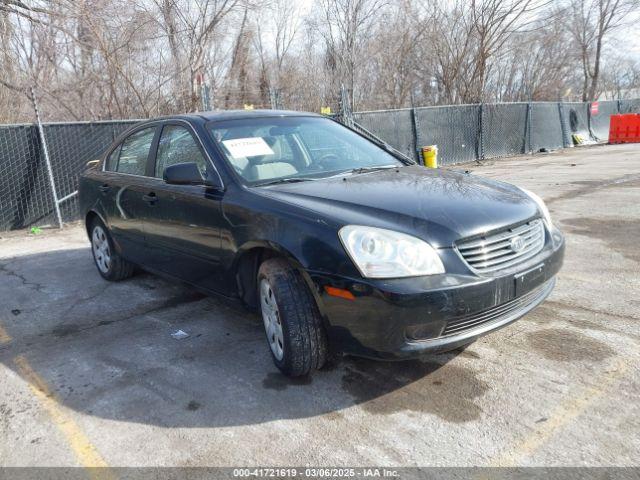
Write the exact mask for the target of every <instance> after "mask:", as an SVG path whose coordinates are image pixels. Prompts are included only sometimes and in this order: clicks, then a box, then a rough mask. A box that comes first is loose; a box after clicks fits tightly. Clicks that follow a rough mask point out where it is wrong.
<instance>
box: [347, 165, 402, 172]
mask: <svg viewBox="0 0 640 480" xmlns="http://www.w3.org/2000/svg"><path fill="white" fill-rule="evenodd" d="M398 167H399V166H398V165H381V166H378V167H358V168H354V169H352V170H350V172H351V173H366V172H375V171H376V170H389V169H391V168H398Z"/></svg>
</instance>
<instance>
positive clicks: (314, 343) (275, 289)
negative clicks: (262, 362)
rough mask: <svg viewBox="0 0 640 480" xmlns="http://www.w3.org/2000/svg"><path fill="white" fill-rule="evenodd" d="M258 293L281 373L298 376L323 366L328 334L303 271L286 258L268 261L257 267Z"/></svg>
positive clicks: (271, 344)
mask: <svg viewBox="0 0 640 480" xmlns="http://www.w3.org/2000/svg"><path fill="white" fill-rule="evenodd" d="M258 297H259V298H260V310H261V313H262V320H263V322H264V329H265V333H266V336H267V342H268V343H269V347H270V349H271V355H272V357H273V361H274V363H275V364H276V366H277V367H278V368H279V369H280V370H281V371H282V373H284V374H285V375H288V376H290V377H298V376H302V375H307V374H309V373H310V372H311V371H312V370H316V369H318V368H320V367H322V366H323V365H324V363H325V361H326V359H327V336H326V333H325V331H324V327H323V325H322V318H321V316H320V312H319V310H318V306H317V305H316V301H315V299H314V298H313V295H312V294H311V292H310V291H309V287H308V286H307V284H306V282H305V281H304V279H303V278H302V275H301V273H300V272H299V271H298V270H297V269H295V268H294V267H293V266H292V265H291V264H289V263H288V262H287V261H286V260H283V259H279V258H275V259H270V260H267V261H265V262H264V263H263V264H262V265H260V269H259V271H258Z"/></svg>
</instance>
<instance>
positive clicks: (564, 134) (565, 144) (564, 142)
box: [558, 101, 571, 148]
mask: <svg viewBox="0 0 640 480" xmlns="http://www.w3.org/2000/svg"><path fill="white" fill-rule="evenodd" d="M558 115H560V130H562V146H563V147H564V148H567V147H570V146H571V145H570V143H569V142H568V141H567V126H566V125H565V124H564V116H563V115H562V101H559V102H558Z"/></svg>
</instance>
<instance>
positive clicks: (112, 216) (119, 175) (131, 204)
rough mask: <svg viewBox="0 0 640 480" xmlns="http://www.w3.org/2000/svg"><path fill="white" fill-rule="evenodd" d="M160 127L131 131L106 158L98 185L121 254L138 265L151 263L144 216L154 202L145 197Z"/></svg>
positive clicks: (107, 219) (150, 179) (110, 227)
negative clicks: (147, 247) (146, 242)
mask: <svg viewBox="0 0 640 480" xmlns="http://www.w3.org/2000/svg"><path fill="white" fill-rule="evenodd" d="M159 131H160V129H159V126H158V125H153V126H147V127H141V128H140V129H138V130H136V131H134V132H132V133H131V134H130V135H129V136H128V137H127V138H125V139H124V140H123V141H122V142H121V143H120V145H118V146H117V147H116V148H115V149H114V150H113V151H112V152H111V154H110V155H109V157H108V158H107V162H106V164H105V167H104V169H105V171H104V176H103V183H102V184H101V185H99V186H98V189H99V191H100V195H101V196H102V203H103V205H104V209H105V213H106V215H107V218H106V221H107V224H108V226H109V229H110V231H111V234H112V235H113V238H114V240H115V241H116V243H118V244H119V245H120V247H121V250H122V255H123V256H124V257H125V258H127V259H129V260H131V261H133V262H135V263H142V264H144V263H146V262H147V261H148V255H147V251H146V250H147V249H146V248H145V238H144V237H145V235H144V217H145V215H146V214H147V213H148V208H149V203H150V201H151V200H152V199H149V198H148V197H146V193H147V191H148V189H149V183H150V182H153V181H154V179H153V178H150V177H149V176H148V175H147V171H148V168H149V162H150V159H151V156H152V153H153V151H154V150H155V149H154V148H153V146H154V142H155V141H157V136H158V134H159Z"/></svg>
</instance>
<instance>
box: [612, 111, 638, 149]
mask: <svg viewBox="0 0 640 480" xmlns="http://www.w3.org/2000/svg"><path fill="white" fill-rule="evenodd" d="M609 143H640V114H639V113H625V114H624V115H611V123H610V124H609Z"/></svg>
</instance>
